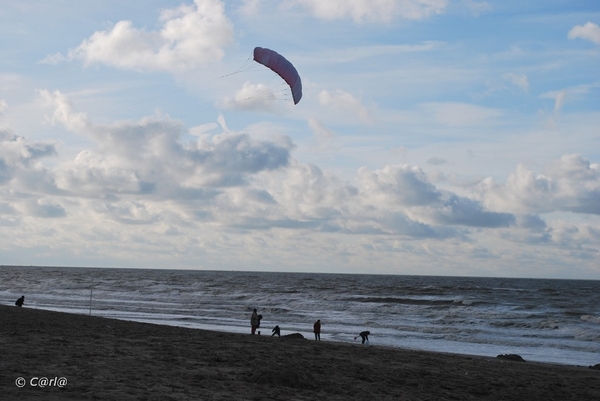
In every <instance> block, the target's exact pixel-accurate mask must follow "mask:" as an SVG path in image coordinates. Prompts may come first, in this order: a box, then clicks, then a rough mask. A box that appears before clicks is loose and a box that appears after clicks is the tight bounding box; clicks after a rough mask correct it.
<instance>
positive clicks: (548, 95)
mask: <svg viewBox="0 0 600 401" xmlns="http://www.w3.org/2000/svg"><path fill="white" fill-rule="evenodd" d="M599 86H600V83H593V84H585V85H577V86H572V87H569V88H564V89H560V90H557V91H549V92H545V93H542V94H541V95H540V98H542V99H553V100H554V112H555V113H557V112H559V111H561V110H562V108H563V106H564V105H565V104H566V103H567V102H570V101H573V100H576V99H580V98H582V97H583V95H586V94H588V93H589V92H590V91H591V90H592V89H594V88H597V87H599Z"/></svg>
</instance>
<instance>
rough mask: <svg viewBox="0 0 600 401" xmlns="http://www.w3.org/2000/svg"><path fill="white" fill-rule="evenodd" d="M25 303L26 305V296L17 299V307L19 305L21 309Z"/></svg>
mask: <svg viewBox="0 0 600 401" xmlns="http://www.w3.org/2000/svg"><path fill="white" fill-rule="evenodd" d="M23 303H25V295H21V298H19V299H17V301H16V302H15V305H17V306H18V307H19V308H20V307H21V306H23Z"/></svg>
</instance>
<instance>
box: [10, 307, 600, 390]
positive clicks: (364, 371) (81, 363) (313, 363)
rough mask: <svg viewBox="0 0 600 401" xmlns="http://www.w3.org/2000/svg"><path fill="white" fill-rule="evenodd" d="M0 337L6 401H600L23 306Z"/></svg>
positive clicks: (504, 381) (489, 370)
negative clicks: (56, 381)
mask: <svg viewBox="0 0 600 401" xmlns="http://www.w3.org/2000/svg"><path fill="white" fill-rule="evenodd" d="M0 332H1V334H0V351H1V355H0V399H2V400H11V401H12V400H373V401H378V400H578V401H582V400H600V370H593V369H589V368H588V367H576V366H564V365H553V364H541V363H530V362H526V363H523V362H513V361H506V360H501V359H498V358H495V357H494V356H492V357H472V356H464V355H450V354H441V353H432V352H423V351H409V350H402V349H397V348H385V347H377V346H361V345H360V344H356V345H354V344H341V343H332V342H320V343H319V342H315V341H312V340H302V339H300V340H299V339H289V338H281V339H277V338H271V337H268V336H251V335H249V334H248V335H244V334H231V333H221V332H211V331H204V330H195V329H185V328H178V327H170V326H159V325H152V324H143V323H134V322H127V321H120V320H112V319H105V318H99V317H93V316H91V317H90V316H85V315H73V314H64V313H55V312H48V311H43V310H36V309H29V308H26V307H25V308H17V307H14V306H10V307H9V306H0ZM599 361H600V356H599ZM19 377H22V378H24V379H25V386H24V387H22V388H19V387H17V385H16V380H17V379H18V378H19ZM36 377H37V378H42V377H46V378H48V379H53V378H59V379H60V378H65V379H66V381H67V382H66V385H64V386H63V387H62V388H61V387H58V386H57V385H56V384H54V383H49V384H48V386H46V387H43V388H41V387H40V386H39V385H38V386H32V385H31V384H32V380H33V384H39V383H40V382H41V383H42V384H43V381H40V379H34V378H36ZM60 384H64V383H63V382H62V381H61V382H60Z"/></svg>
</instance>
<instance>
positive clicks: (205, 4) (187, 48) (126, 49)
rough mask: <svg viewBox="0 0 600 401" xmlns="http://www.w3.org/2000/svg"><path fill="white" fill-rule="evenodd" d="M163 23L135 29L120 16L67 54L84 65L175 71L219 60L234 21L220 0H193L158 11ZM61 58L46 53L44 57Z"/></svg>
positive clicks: (229, 37) (51, 60) (227, 41)
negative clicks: (105, 29)
mask: <svg viewBox="0 0 600 401" xmlns="http://www.w3.org/2000/svg"><path fill="white" fill-rule="evenodd" d="M160 20H161V22H162V28H161V29H160V30H157V31H147V30H145V29H137V28H135V27H134V26H133V23H132V22H131V21H119V22H117V23H116V24H115V25H114V27H113V28H112V29H111V30H107V31H97V32H95V33H94V34H93V35H92V36H91V37H90V38H89V39H86V40H84V41H83V42H82V43H81V44H80V45H79V46H78V47H77V48H75V49H72V50H70V51H69V55H68V58H69V59H78V60H81V61H83V63H84V64H86V65H89V64H94V63H100V64H105V65H109V66H112V67H116V68H121V69H127V70H137V71H169V72H179V71H182V70H189V69H192V68H196V67H198V66H199V65H202V64H204V63H206V62H210V61H214V60H219V59H221V58H222V57H223V55H224V50H223V47H224V46H226V45H228V44H229V43H231V41H232V39H233V26H232V24H231V22H230V21H229V19H228V18H227V16H226V15H225V7H224V5H223V3H222V2H221V1H218V0H196V1H195V2H194V5H181V6H179V7H177V8H173V9H168V10H165V11H163V12H162V14H161V17H160ZM54 60H60V56H57V55H53V56H48V57H47V58H46V59H45V62H53V61H54Z"/></svg>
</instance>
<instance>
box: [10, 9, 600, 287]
mask: <svg viewBox="0 0 600 401" xmlns="http://www.w3.org/2000/svg"><path fill="white" fill-rule="evenodd" d="M257 46H260V47H264V48H268V49H272V50H275V51H277V52H278V53H280V54H281V55H283V56H284V57H285V58H286V59H287V60H289V61H290V62H291V63H292V64H293V65H294V66H295V68H296V69H297V71H298V73H299V75H300V76H301V79H302V86H303V97H302V99H301V101H300V102H299V103H298V104H297V105H294V103H293V101H292V99H291V93H290V89H289V87H287V86H286V84H285V82H284V81H283V80H282V79H281V77H279V76H278V75H277V74H276V73H274V72H273V71H271V70H269V69H268V68H266V67H264V66H262V65H260V64H258V63H256V62H255V61H254V60H253V59H252V54H253V49H254V48H255V47H257ZM0 51H1V54H2V57H1V58H0V264H4V265H11V264H16V265H58V266H99V267H123V268H135V267H147V268H172V269H210V270H259V271H293V272H323V273H368V274H422V275H446V276H447V275H450V276H492V277H536V278H573V279H600V69H599V68H598V66H599V65H600V5H599V4H597V3H596V2H590V1H587V0H544V1H531V2H523V1H512V0H509V1H491V0H490V1H482V0H328V1H321V0H246V1H242V0H238V1H229V0H195V1H192V0H184V1H181V0H179V1H170V0H160V1H159V0H145V1H129V2H123V1H121V0H118V1H117V0H89V1H85V2H82V1H75V0H54V1H46V0H44V1H42V0H3V1H2V7H0Z"/></svg>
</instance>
